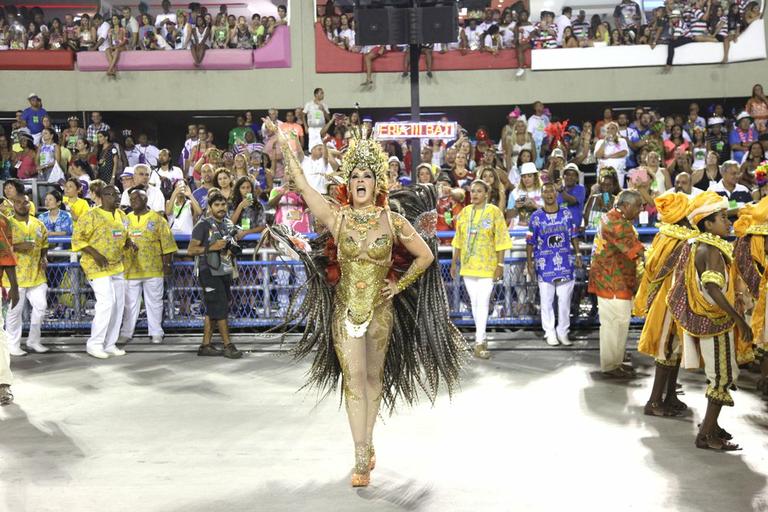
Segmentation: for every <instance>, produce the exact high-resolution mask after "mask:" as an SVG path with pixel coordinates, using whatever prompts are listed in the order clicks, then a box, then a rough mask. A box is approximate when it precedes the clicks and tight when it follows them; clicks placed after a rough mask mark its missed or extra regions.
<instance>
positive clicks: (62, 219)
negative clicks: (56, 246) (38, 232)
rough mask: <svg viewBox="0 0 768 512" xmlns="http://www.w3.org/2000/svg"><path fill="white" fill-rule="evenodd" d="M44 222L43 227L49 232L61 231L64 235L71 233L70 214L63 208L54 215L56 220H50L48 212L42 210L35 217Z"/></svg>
mask: <svg viewBox="0 0 768 512" xmlns="http://www.w3.org/2000/svg"><path fill="white" fill-rule="evenodd" d="M37 218H38V219H40V220H41V221H42V223H43V224H45V229H47V230H48V232H49V233H57V232H63V233H64V235H65V236H71V235H72V227H73V222H72V214H70V213H69V212H68V211H65V210H59V214H58V215H57V216H56V220H51V216H50V213H48V212H43V213H41V214H40V215H38V217H37Z"/></svg>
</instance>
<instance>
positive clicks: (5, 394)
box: [0, 384, 13, 405]
mask: <svg viewBox="0 0 768 512" xmlns="http://www.w3.org/2000/svg"><path fill="white" fill-rule="evenodd" d="M11 402H13V393H11V386H10V385H9V384H0V405H10V404H11Z"/></svg>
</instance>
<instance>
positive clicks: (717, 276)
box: [701, 270, 725, 288]
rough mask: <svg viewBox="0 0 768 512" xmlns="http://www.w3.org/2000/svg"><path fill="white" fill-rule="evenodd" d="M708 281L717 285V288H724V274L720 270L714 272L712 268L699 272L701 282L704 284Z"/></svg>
mask: <svg viewBox="0 0 768 512" xmlns="http://www.w3.org/2000/svg"><path fill="white" fill-rule="evenodd" d="M708 283H714V284H716V285H717V286H718V288H724V287H725V276H724V275H723V274H721V273H720V272H715V271H714V270H705V271H704V272H702V274H701V284H702V285H705V284H708Z"/></svg>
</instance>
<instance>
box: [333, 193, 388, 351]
mask: <svg viewBox="0 0 768 512" xmlns="http://www.w3.org/2000/svg"><path fill="white" fill-rule="evenodd" d="M388 224H389V220H388V217H387V214H386V213H385V212H384V211H383V209H382V208H375V209H373V210H371V211H370V212H369V213H367V214H363V215H358V214H357V213H356V212H354V211H352V210H351V209H349V208H342V209H341V210H340V212H339V220H338V228H339V229H338V230H337V232H336V233H335V235H336V240H337V256H338V260H339V267H340V270H341V279H340V280H339V283H338V285H337V287H336V299H335V303H334V319H335V320H336V322H334V323H337V322H339V323H341V324H342V325H343V328H344V331H346V332H345V334H346V335H347V336H350V337H353V338H363V337H365V334H366V332H367V330H368V328H369V326H370V324H371V322H372V321H373V319H374V318H375V317H377V316H378V315H377V313H378V311H377V310H378V309H380V307H381V306H385V305H387V306H388V307H389V308H391V302H392V301H391V300H389V299H384V296H383V293H382V292H383V288H384V285H385V279H386V277H387V274H388V273H389V269H390V266H391V264H392V261H391V258H392V246H393V234H392V233H391V229H390V228H389V227H388ZM385 316H391V314H390V315H385ZM390 323H391V322H390ZM338 334H341V333H338ZM334 337H336V336H334Z"/></svg>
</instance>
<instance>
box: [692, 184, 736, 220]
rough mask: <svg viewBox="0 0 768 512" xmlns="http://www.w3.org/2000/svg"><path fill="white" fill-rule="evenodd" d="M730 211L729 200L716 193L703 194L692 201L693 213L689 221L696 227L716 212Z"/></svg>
mask: <svg viewBox="0 0 768 512" xmlns="http://www.w3.org/2000/svg"><path fill="white" fill-rule="evenodd" d="M727 209H728V199H727V198H725V197H723V196H721V195H718V194H717V193H715V192H711V191H707V192H702V193H701V194H699V195H698V196H696V197H694V198H693V201H691V212H690V213H689V214H688V220H689V221H690V223H691V225H692V226H696V225H697V224H698V223H699V222H700V221H701V219H704V218H706V217H709V216H710V215H712V214H713V213H715V212H719V211H720V210H727Z"/></svg>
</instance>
